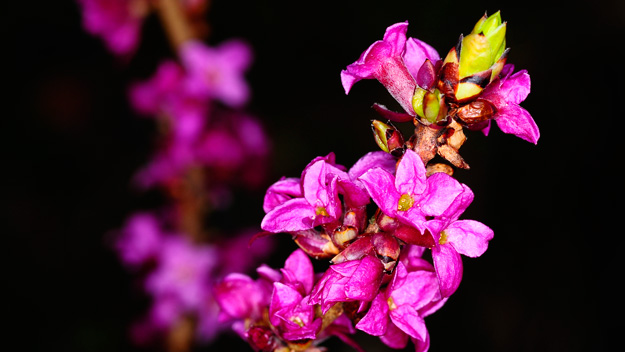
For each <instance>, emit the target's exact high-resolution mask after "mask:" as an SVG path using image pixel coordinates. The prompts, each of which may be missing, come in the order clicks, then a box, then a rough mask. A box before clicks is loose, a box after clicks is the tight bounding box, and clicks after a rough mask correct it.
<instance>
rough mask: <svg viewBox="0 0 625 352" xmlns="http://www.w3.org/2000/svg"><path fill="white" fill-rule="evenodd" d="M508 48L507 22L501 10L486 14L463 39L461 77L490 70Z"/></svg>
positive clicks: (460, 63)
mask: <svg viewBox="0 0 625 352" xmlns="http://www.w3.org/2000/svg"><path fill="white" fill-rule="evenodd" d="M505 48H506V23H505V22H504V23H502V22H501V15H500V12H499V11H497V12H496V13H495V14H493V15H491V16H489V17H486V15H484V16H483V17H482V18H481V19H480V20H479V21H478V22H477V23H476V24H475V27H474V28H473V31H471V33H470V34H469V35H467V36H466V37H464V38H463V39H462V46H461V49H460V60H459V68H458V73H459V75H460V76H459V78H460V79H462V78H464V77H468V76H471V75H473V74H475V73H478V72H482V71H485V70H488V69H489V68H490V67H491V66H492V65H493V64H495V63H496V62H497V61H498V60H499V59H500V58H501V56H502V55H503V53H504V51H505Z"/></svg>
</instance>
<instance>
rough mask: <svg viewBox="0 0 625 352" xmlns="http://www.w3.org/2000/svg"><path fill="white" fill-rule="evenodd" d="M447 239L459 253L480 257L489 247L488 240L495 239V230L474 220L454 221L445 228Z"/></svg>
mask: <svg viewBox="0 0 625 352" xmlns="http://www.w3.org/2000/svg"><path fill="white" fill-rule="evenodd" d="M445 233H446V234H447V241H448V242H449V243H451V244H452V245H453V246H454V248H455V249H456V251H458V253H460V254H463V255H466V256H468V257H472V258H475V257H479V256H481V255H482V254H484V252H486V249H487V248H488V241H490V240H491V239H493V235H494V233H493V230H491V229H490V228H489V227H488V226H486V225H484V224H482V223H481V222H478V221H474V220H460V221H454V222H453V223H452V224H451V225H449V227H447V229H446V230H445Z"/></svg>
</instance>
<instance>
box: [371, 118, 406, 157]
mask: <svg viewBox="0 0 625 352" xmlns="http://www.w3.org/2000/svg"><path fill="white" fill-rule="evenodd" d="M371 129H372V130H373V136H374V137H375V142H376V143H377V144H378V146H379V147H380V149H382V150H383V151H385V152H387V153H390V154H392V155H394V156H401V155H402V154H403V152H404V137H403V136H402V134H401V133H400V132H399V131H398V130H397V129H396V128H395V126H393V125H392V124H391V122H390V121H389V122H388V124H386V123H383V122H381V121H378V120H372V121H371Z"/></svg>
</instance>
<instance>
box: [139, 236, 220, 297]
mask: <svg viewBox="0 0 625 352" xmlns="http://www.w3.org/2000/svg"><path fill="white" fill-rule="evenodd" d="M216 255H217V252H216V251H215V249H214V248H212V247H209V246H196V245H193V244H191V243H190V242H188V241H187V240H186V239H185V238H184V237H181V236H170V237H169V238H166V239H165V240H164V242H163V249H162V251H161V252H160V254H159V257H158V264H157V268H156V270H154V271H153V272H152V273H150V275H149V276H148V277H147V279H146V282H145V288H146V290H147V291H148V292H149V293H151V294H152V295H153V296H160V295H172V296H174V297H176V298H177V299H179V300H180V302H182V304H183V306H184V307H186V308H193V309H194V308H197V307H198V306H199V305H201V304H202V302H203V300H204V298H205V297H206V296H207V294H208V291H207V288H208V282H209V279H210V273H211V271H212V270H213V267H214V266H215V264H216Z"/></svg>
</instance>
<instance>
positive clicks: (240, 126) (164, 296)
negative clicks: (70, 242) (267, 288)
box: [77, 0, 271, 350]
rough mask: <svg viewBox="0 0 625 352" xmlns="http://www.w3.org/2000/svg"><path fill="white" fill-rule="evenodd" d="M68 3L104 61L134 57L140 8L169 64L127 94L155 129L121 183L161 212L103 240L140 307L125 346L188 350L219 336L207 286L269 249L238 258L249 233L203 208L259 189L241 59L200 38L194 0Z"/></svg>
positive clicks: (260, 162) (247, 51)
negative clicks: (100, 45)
mask: <svg viewBox="0 0 625 352" xmlns="http://www.w3.org/2000/svg"><path fill="white" fill-rule="evenodd" d="M77 1H78V4H79V5H80V6H81V9H82V11H83V25H84V27H85V29H86V30H87V31H88V32H89V33H91V34H93V35H96V36H99V37H101V38H103V39H104V41H105V43H106V45H107V48H108V49H109V50H110V51H111V52H112V53H113V54H114V55H116V56H121V57H126V58H129V57H130V56H131V55H132V54H133V53H134V52H135V50H137V48H138V45H139V39H140V30H141V26H142V22H143V19H144V18H145V17H146V16H147V15H148V14H150V13H151V12H152V11H154V12H156V14H157V15H158V16H159V18H160V19H161V21H162V24H163V27H164V31H165V32H166V34H167V36H168V38H169V40H170V44H172V48H173V49H174V51H175V54H176V55H177V57H176V59H173V58H172V59H164V60H162V61H161V63H160V64H159V65H158V67H157V68H156V72H155V73H154V74H153V76H151V77H149V78H147V79H144V80H140V81H137V82H134V83H132V84H131V85H130V86H129V89H128V99H129V101H130V105H131V107H132V108H133V109H134V110H135V112H136V113H137V115H140V116H143V117H147V118H151V119H154V120H155V121H156V123H157V124H158V129H157V131H158V136H157V138H156V141H157V143H156V146H155V152H154V154H153V156H152V158H151V160H150V161H149V162H148V163H146V165H144V166H143V167H142V168H141V169H140V170H139V171H138V172H137V173H136V174H135V177H134V184H133V185H134V186H136V187H138V188H140V189H141V190H143V191H145V190H148V189H151V190H156V191H161V192H162V193H163V195H164V197H163V199H164V203H165V204H159V205H158V206H157V209H156V210H142V211H138V212H136V213H134V214H131V215H130V216H129V218H128V219H127V220H126V224H125V226H124V227H123V228H122V229H121V230H119V231H115V238H114V245H113V247H114V249H115V250H116V251H117V254H118V255H119V257H120V260H121V262H122V263H123V264H124V265H125V266H126V267H127V268H128V269H129V270H131V271H132V272H133V274H135V275H136V277H137V279H138V281H139V286H140V288H141V290H142V293H145V294H147V296H148V298H149V299H150V302H151V307H150V309H149V312H148V313H147V315H146V316H145V317H144V318H143V319H142V320H141V321H139V322H138V323H137V324H135V326H134V328H133V329H132V331H131V335H132V337H133V339H134V342H136V343H139V344H150V343H152V342H157V343H159V344H160V343H163V342H166V341H169V343H175V344H176V346H169V347H168V349H170V350H188V349H189V346H191V345H192V344H193V343H194V342H195V341H197V340H199V341H201V342H210V341H212V340H213V339H214V338H215V337H216V335H217V334H218V333H220V332H221V331H222V330H223V329H222V328H223V326H224V325H223V324H221V323H219V321H218V316H219V307H218V305H217V303H216V300H215V296H214V295H213V289H212V287H213V285H214V284H215V283H216V282H218V281H219V280H220V279H222V278H223V277H224V276H226V275H227V274H229V273H232V272H247V271H249V270H251V269H252V268H253V267H254V266H256V265H257V264H258V263H259V262H260V261H261V260H263V259H265V258H266V257H267V255H268V254H269V253H270V252H271V242H264V243H263V245H261V246H256V247H255V248H254V249H253V250H252V251H251V252H250V253H249V255H246V256H243V257H241V256H239V255H238V253H239V252H241V251H242V250H246V249H247V244H248V242H249V240H250V237H251V234H253V233H256V232H258V229H249V228H248V226H249V225H247V224H245V223H244V222H242V223H240V224H239V223H237V224H226V225H225V226H224V225H220V226H216V225H214V224H209V222H210V220H211V215H212V212H213V211H215V210H218V211H227V210H229V206H230V205H231V203H232V202H233V197H232V194H233V193H234V190H235V189H239V190H240V189H241V188H243V189H244V190H246V191H254V190H256V189H258V186H260V185H261V184H264V178H265V174H266V173H265V172H264V171H265V169H266V164H267V161H268V157H269V152H270V149H271V148H270V143H269V140H268V138H267V135H266V133H265V131H264V129H263V126H262V124H261V123H260V121H259V120H258V119H257V118H256V117H255V116H253V115H251V114H249V113H248V112H247V111H245V110H244V108H245V106H246V104H247V103H248V101H249V100H250V95H251V93H250V89H249V87H248V83H247V81H246V79H245V72H246V71H247V69H248V68H249V67H250V65H251V63H252V50H251V48H250V47H249V45H248V44H247V43H246V42H245V41H243V40H240V39H231V40H226V41H224V42H222V43H221V44H219V45H217V46H210V45H208V44H206V43H204V42H203V41H202V40H201V39H202V38H201V37H202V36H201V35H199V33H201V32H202V29H203V28H204V29H205V28H206V24H205V23H204V24H203V23H202V22H200V21H197V19H198V18H201V17H202V16H198V14H202V13H203V11H205V10H206V8H207V6H208V5H207V3H208V2H207V1H205V0H112V1H109V0H77ZM180 336H182V338H180ZM171 341H173V342H171Z"/></svg>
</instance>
